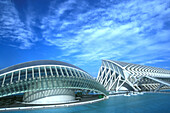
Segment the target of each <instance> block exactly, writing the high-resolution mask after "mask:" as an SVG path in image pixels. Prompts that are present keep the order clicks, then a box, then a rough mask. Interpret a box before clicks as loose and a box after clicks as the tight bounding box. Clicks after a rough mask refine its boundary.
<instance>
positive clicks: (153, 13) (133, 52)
mask: <svg viewBox="0 0 170 113" xmlns="http://www.w3.org/2000/svg"><path fill="white" fill-rule="evenodd" d="M111 2H114V1H111ZM168 3H169V2H168V1H166V2H165V1H158V0H152V1H142V0H140V1H138V0H137V1H133V0H131V1H124V2H121V3H118V4H112V3H108V2H107V1H105V2H103V4H102V7H100V6H97V5H96V7H95V8H94V7H93V8H90V6H89V4H88V3H84V4H86V5H84V7H83V6H82V7H83V8H84V9H86V10H84V9H81V8H80V10H79V11H73V7H72V5H73V4H76V5H77V7H75V8H79V7H78V6H79V5H80V4H79V3H78V2H76V1H75V2H74V3H67V5H65V6H66V7H64V10H62V13H60V15H57V14H58V12H60V11H59V10H58V9H60V5H59V6H57V7H59V8H58V9H57V8H56V7H55V6H54V4H53V5H52V6H51V9H53V10H49V12H53V11H54V14H51V13H49V15H48V16H47V17H45V18H43V21H42V24H43V26H44V27H43V36H44V38H45V40H46V41H47V42H48V43H49V45H54V46H57V47H59V48H60V49H62V51H63V54H62V55H61V57H64V58H65V57H68V59H71V60H70V63H74V64H76V65H78V66H84V65H86V64H89V63H90V64H91V65H92V63H93V62H97V61H98V62H100V59H113V60H120V61H126V62H132V63H140V64H141V63H145V64H154V63H158V62H164V61H165V60H167V58H168V57H169V54H168V53H169V52H170V49H169V45H170V38H169V36H170V30H169V29H164V24H165V22H167V21H170V18H168V17H169V16H168V15H170V8H169V6H168ZM105 5H107V6H105ZM104 6H105V7H104ZM62 7H63V6H62V4H61V8H62ZM71 9H72V13H70V14H68V15H65V18H63V19H59V18H61V16H62V15H63V14H64V13H65V11H68V10H71ZM88 9H89V10H88ZM61 14H62V15H61ZM53 20H55V21H56V23H55V24H51V23H53ZM56 27H57V28H56ZM54 29H55V30H54ZM61 34H62V35H61ZM55 35H56V36H58V35H59V36H60V37H59V38H58V37H55ZM160 58H164V59H165V60H159V59H160Z"/></svg>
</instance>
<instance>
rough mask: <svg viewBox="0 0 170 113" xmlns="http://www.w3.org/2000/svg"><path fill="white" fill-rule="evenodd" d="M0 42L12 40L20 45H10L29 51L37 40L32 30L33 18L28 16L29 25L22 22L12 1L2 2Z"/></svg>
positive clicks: (0, 6)
mask: <svg viewBox="0 0 170 113" xmlns="http://www.w3.org/2000/svg"><path fill="white" fill-rule="evenodd" d="M0 8H1V10H0V14H1V15H0V29H1V30H0V40H12V41H13V42H17V43H19V45H16V44H14V45H13V44H10V45H13V47H19V48H20V49H28V48H30V47H31V46H32V45H33V42H35V41H36V40H37V38H36V36H35V35H34V34H33V31H32V29H31V28H30V25H31V24H32V23H30V22H31V19H30V18H31V17H30V15H29V16H27V19H28V20H27V22H26V23H27V25H26V24H24V22H22V21H21V19H20V17H19V14H18V11H17V9H16V8H15V6H14V4H13V3H12V2H11V1H0Z"/></svg>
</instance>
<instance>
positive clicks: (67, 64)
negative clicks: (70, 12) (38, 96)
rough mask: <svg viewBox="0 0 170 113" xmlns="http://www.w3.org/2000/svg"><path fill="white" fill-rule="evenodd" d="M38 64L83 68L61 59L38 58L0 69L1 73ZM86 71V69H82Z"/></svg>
mask: <svg viewBox="0 0 170 113" xmlns="http://www.w3.org/2000/svg"><path fill="white" fill-rule="evenodd" d="M36 65H63V66H69V67H73V68H77V69H79V70H82V69H80V68H78V67H76V66H74V65H72V64H69V63H65V62H61V61H56V60H36V61H30V62H25V63H20V64H17V65H13V66H10V67H7V68H5V69H2V70H0V74H3V73H5V72H8V71H12V70H16V69H19V68H24V67H29V66H36ZM82 71H84V70H82Z"/></svg>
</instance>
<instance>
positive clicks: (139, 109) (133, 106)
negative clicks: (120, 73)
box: [5, 94, 170, 113]
mask: <svg viewBox="0 0 170 113" xmlns="http://www.w3.org/2000/svg"><path fill="white" fill-rule="evenodd" d="M169 106H170V94H144V95H134V96H115V97H110V98H109V99H108V100H105V101H101V102H98V103H93V104H86V105H81V106H74V107H64V108H53V109H39V110H23V111H9V112H5V113H48V112H49V113H152V112H153V113H170V109H169Z"/></svg>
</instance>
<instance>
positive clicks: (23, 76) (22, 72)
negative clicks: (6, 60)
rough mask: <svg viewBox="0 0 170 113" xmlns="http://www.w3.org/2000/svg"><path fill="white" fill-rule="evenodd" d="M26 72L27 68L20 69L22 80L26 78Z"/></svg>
mask: <svg viewBox="0 0 170 113" xmlns="http://www.w3.org/2000/svg"><path fill="white" fill-rule="evenodd" d="M25 74H26V70H25V69H24V70H21V71H20V80H24V79H25Z"/></svg>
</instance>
